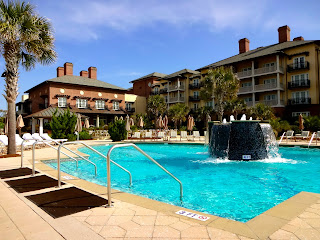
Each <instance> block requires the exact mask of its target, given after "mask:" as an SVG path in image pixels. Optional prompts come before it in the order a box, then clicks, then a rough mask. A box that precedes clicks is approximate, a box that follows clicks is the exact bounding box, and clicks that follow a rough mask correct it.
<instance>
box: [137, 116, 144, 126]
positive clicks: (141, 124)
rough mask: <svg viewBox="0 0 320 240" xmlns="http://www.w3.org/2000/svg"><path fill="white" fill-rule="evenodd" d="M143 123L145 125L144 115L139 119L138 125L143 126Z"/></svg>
mask: <svg viewBox="0 0 320 240" xmlns="http://www.w3.org/2000/svg"><path fill="white" fill-rule="evenodd" d="M143 125H144V122H143V118H142V117H140V119H139V123H138V127H141V128H143Z"/></svg>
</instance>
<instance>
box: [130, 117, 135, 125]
mask: <svg viewBox="0 0 320 240" xmlns="http://www.w3.org/2000/svg"><path fill="white" fill-rule="evenodd" d="M130 126H134V121H133V118H130Z"/></svg>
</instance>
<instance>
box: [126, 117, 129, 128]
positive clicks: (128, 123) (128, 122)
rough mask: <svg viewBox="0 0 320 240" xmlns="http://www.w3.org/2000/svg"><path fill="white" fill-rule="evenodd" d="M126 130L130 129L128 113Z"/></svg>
mask: <svg viewBox="0 0 320 240" xmlns="http://www.w3.org/2000/svg"><path fill="white" fill-rule="evenodd" d="M126 130H127V131H130V118H129V116H128V115H127V116H126Z"/></svg>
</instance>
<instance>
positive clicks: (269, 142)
mask: <svg viewBox="0 0 320 240" xmlns="http://www.w3.org/2000/svg"><path fill="white" fill-rule="evenodd" d="M260 126H261V129H262V132H263V135H264V141H265V143H266V146H267V152H268V158H274V157H279V156H280V155H279V152H278V150H279V146H278V143H277V140H276V137H275V135H274V132H273V129H272V127H271V125H270V124H268V123H261V124H260Z"/></svg>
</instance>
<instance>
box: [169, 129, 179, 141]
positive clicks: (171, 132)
mask: <svg viewBox="0 0 320 240" xmlns="http://www.w3.org/2000/svg"><path fill="white" fill-rule="evenodd" d="M169 137H170V140H171V139H172V138H175V139H178V133H177V130H170V134H169Z"/></svg>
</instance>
